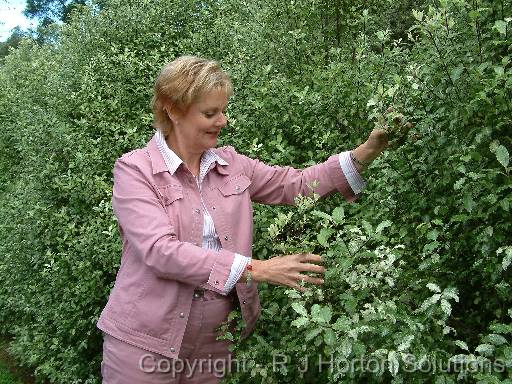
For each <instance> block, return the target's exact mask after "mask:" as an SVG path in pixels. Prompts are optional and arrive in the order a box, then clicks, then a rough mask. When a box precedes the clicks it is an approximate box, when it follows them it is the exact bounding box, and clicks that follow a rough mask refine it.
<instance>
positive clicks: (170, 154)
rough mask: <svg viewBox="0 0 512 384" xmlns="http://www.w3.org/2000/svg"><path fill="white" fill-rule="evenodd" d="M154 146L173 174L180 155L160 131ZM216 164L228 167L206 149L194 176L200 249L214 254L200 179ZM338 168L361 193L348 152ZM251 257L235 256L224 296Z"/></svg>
mask: <svg viewBox="0 0 512 384" xmlns="http://www.w3.org/2000/svg"><path fill="white" fill-rule="evenodd" d="M156 143H157V146H158V149H159V150H160V153H161V154H162V156H163V158H164V161H165V164H166V165H167V168H168V170H169V172H170V174H171V175H173V174H174V173H175V172H176V170H177V169H178V167H179V166H180V164H181V163H183V161H182V160H181V159H180V158H179V156H178V155H177V154H176V153H175V152H174V151H173V150H172V149H170V148H169V146H168V145H167V143H166V141H165V137H164V135H163V134H162V132H161V131H160V130H157V131H156ZM216 162H217V163H219V164H220V165H229V164H228V162H227V161H226V160H224V159H223V158H221V157H220V156H218V155H217V154H216V153H215V152H213V151H212V150H207V151H205V152H204V153H203V155H202V156H201V163H200V166H199V175H198V177H196V182H197V187H198V189H199V195H200V197H201V204H202V205H203V213H204V225H203V244H202V248H204V249H212V250H214V251H220V250H221V249H222V245H221V243H220V240H219V236H218V234H217V231H216V230H215V225H214V223H213V219H212V217H211V216H210V213H209V212H208V210H207V209H206V205H205V204H204V200H203V195H202V193H201V186H202V183H203V180H204V178H205V176H206V174H207V173H208V170H209V169H210V166H211V165H212V164H213V163H216ZM339 162H340V167H341V170H342V172H343V174H344V175H345V178H346V179H347V182H348V183H349V185H350V187H351V188H352V191H353V192H354V194H356V195H358V194H360V193H361V192H362V191H363V189H364V188H365V187H366V183H365V181H364V179H363V178H362V177H361V175H360V174H359V172H358V171H357V169H356V168H355V166H354V164H353V162H352V160H351V159H350V152H349V151H346V152H342V153H340V155H339ZM250 261H251V258H250V257H245V256H242V255H240V254H238V253H235V258H234V260H233V264H232V265H231V271H230V273H229V276H228V279H227V281H226V284H225V286H224V294H225V295H227V294H228V293H229V292H230V291H231V290H232V289H233V287H234V286H235V284H236V283H237V282H238V280H239V279H240V277H241V276H242V274H243V272H244V270H245V268H246V266H247V264H248V263H250ZM201 288H205V289H208V285H207V284H206V283H204V284H203V285H201Z"/></svg>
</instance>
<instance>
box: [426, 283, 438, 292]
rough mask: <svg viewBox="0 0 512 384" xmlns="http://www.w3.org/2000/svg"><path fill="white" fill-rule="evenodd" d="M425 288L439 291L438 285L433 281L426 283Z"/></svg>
mask: <svg viewBox="0 0 512 384" xmlns="http://www.w3.org/2000/svg"><path fill="white" fill-rule="evenodd" d="M427 288H428V289H430V290H431V291H432V292H436V293H441V288H439V285H437V284H434V283H428V284H427Z"/></svg>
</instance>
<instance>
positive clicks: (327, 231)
mask: <svg viewBox="0 0 512 384" xmlns="http://www.w3.org/2000/svg"><path fill="white" fill-rule="evenodd" d="M333 233H334V230H333V229H332V228H322V229H321V230H320V233H319V234H318V235H317V240H318V242H319V243H320V245H322V246H324V247H328V246H329V242H328V240H329V237H331V235H332V234H333Z"/></svg>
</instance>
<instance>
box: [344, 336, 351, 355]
mask: <svg viewBox="0 0 512 384" xmlns="http://www.w3.org/2000/svg"><path fill="white" fill-rule="evenodd" d="M351 352H352V343H351V341H350V340H349V339H343V341H342V342H341V354H342V355H343V356H344V357H349V356H350V353H351Z"/></svg>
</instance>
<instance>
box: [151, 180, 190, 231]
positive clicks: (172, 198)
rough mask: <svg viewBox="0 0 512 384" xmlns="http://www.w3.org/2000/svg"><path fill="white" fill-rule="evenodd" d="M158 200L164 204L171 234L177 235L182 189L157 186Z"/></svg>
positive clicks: (176, 186)
mask: <svg viewBox="0 0 512 384" xmlns="http://www.w3.org/2000/svg"><path fill="white" fill-rule="evenodd" d="M156 188H157V191H158V194H159V195H160V199H161V201H162V203H163V204H164V207H165V211H166V212H167V216H168V217H169V220H170V225H171V227H172V229H173V232H174V233H175V234H176V235H178V237H179V233H180V228H181V224H182V223H181V222H180V217H181V215H180V211H182V210H183V204H184V201H183V187H182V186H181V185H179V184H168V185H158V186H157V187H156Z"/></svg>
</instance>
